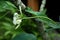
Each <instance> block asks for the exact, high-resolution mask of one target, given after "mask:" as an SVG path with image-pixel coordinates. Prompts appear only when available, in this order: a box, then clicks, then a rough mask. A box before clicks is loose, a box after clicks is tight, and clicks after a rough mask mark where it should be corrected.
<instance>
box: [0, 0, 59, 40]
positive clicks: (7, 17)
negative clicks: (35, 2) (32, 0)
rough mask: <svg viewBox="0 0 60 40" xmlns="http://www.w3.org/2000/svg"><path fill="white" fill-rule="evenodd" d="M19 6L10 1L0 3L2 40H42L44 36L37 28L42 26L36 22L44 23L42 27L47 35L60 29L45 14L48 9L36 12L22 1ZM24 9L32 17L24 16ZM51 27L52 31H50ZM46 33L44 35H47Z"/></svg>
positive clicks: (0, 34)
mask: <svg viewBox="0 0 60 40" xmlns="http://www.w3.org/2000/svg"><path fill="white" fill-rule="evenodd" d="M18 1H19V0H18ZM17 4H18V7H16V6H17V5H16V4H13V3H12V2H11V1H10V0H1V1H0V40H11V39H12V40H19V39H20V40H37V39H38V40H41V39H42V38H41V35H42V34H40V32H38V28H37V26H38V25H40V24H39V23H37V22H36V21H38V22H41V23H43V25H42V26H44V27H43V29H42V30H43V31H42V32H45V33H47V34H48V32H49V31H51V30H53V29H58V28H60V25H59V24H57V23H56V22H55V21H53V20H52V19H50V18H48V17H47V15H46V14H45V13H46V11H47V10H46V9H44V8H43V10H42V11H41V12H40V11H39V12H36V11H33V10H32V9H31V8H29V7H25V6H24V5H23V3H22V2H21V1H19V2H18V3H17ZM15 5H16V6H15ZM22 7H23V8H26V9H25V12H28V15H30V14H31V17H28V16H27V15H26V14H24V11H23V12H22V10H24V9H22ZM32 19H34V20H35V21H33V20H32ZM46 26H47V27H46ZM50 27H51V30H50V29H48V28H50ZM47 30H48V31H47ZM21 33H22V34H21ZM45 33H44V34H43V35H45ZM18 34H19V35H18ZM17 35H18V36H17ZM26 35H27V36H26ZM39 35H40V36H39ZM38 36H39V37H38ZM27 38H29V39H27Z"/></svg>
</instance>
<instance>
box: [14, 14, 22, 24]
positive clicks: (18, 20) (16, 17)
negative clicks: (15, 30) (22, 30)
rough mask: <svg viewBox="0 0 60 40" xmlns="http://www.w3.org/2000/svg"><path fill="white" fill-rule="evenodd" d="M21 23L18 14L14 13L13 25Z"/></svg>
mask: <svg viewBox="0 0 60 40" xmlns="http://www.w3.org/2000/svg"><path fill="white" fill-rule="evenodd" d="M21 22H22V19H20V18H19V14H18V13H14V16H13V24H14V25H17V24H20V23H21Z"/></svg>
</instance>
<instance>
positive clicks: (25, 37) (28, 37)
mask: <svg viewBox="0 0 60 40" xmlns="http://www.w3.org/2000/svg"><path fill="white" fill-rule="evenodd" d="M12 40H37V38H36V37H35V36H34V35H33V34H28V33H24V32H23V33H21V34H19V35H17V36H15V37H14V38H13V39H12Z"/></svg>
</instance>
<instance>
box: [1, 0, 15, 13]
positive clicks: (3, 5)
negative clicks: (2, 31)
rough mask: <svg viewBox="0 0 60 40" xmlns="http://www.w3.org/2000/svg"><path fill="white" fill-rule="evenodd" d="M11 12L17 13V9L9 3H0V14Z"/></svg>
mask: <svg viewBox="0 0 60 40" xmlns="http://www.w3.org/2000/svg"><path fill="white" fill-rule="evenodd" d="M7 10H10V11H12V12H15V11H16V7H15V5H14V4H12V3H11V2H9V1H0V12H3V11H7Z"/></svg>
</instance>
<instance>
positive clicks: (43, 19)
mask: <svg viewBox="0 0 60 40" xmlns="http://www.w3.org/2000/svg"><path fill="white" fill-rule="evenodd" d="M37 20H39V21H41V22H43V23H46V24H47V25H48V26H50V27H52V28H54V29H57V28H60V25H58V24H57V23H56V22H54V21H53V20H52V19H50V18H48V17H45V16H40V18H37Z"/></svg>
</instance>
